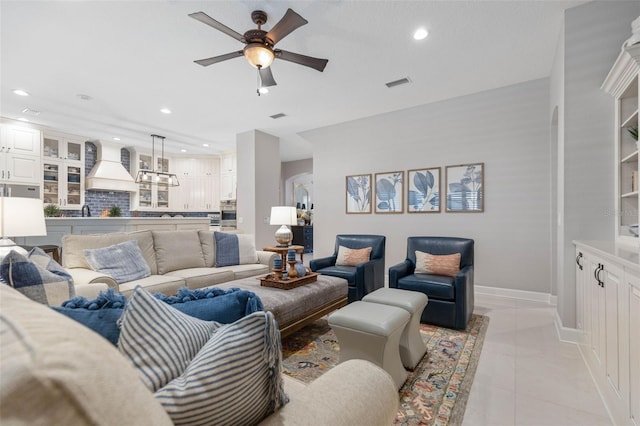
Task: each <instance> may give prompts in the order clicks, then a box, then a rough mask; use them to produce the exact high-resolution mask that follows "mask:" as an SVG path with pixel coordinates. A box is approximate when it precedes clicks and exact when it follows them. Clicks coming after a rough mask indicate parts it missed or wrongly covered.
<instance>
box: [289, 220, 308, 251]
mask: <svg viewBox="0 0 640 426" xmlns="http://www.w3.org/2000/svg"><path fill="white" fill-rule="evenodd" d="M291 232H293V243H292V244H296V245H299V246H302V247H304V252H305V253H313V225H303V226H298V225H292V226H291Z"/></svg>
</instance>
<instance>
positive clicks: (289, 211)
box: [269, 206, 298, 225]
mask: <svg viewBox="0 0 640 426" xmlns="http://www.w3.org/2000/svg"><path fill="white" fill-rule="evenodd" d="M297 223H298V215H297V213H296V208H295V207H290V206H275V207H271V221H270V222H269V224H271V225H295V224H297Z"/></svg>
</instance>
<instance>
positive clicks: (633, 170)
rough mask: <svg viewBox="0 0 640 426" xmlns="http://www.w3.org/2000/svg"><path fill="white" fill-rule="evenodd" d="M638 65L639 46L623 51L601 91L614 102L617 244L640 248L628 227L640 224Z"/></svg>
mask: <svg viewBox="0 0 640 426" xmlns="http://www.w3.org/2000/svg"><path fill="white" fill-rule="evenodd" d="M639 62H640V44H636V45H633V46H629V47H625V48H623V49H622V51H621V52H620V55H619V56H618V58H617V59H616V62H615V63H614V65H613V67H612V68H611V70H610V71H609V74H608V75H607V77H606V79H605V81H604V83H603V84H602V89H603V90H605V91H606V92H607V93H609V94H610V95H612V96H613V97H614V99H615V107H614V111H615V126H614V129H613V138H614V147H615V148H614V152H615V171H616V181H615V194H616V204H615V210H614V212H615V217H616V240H617V241H618V242H621V243H623V244H632V245H635V246H638V245H640V243H639V239H638V237H637V236H634V234H633V232H630V231H629V226H631V225H637V224H638V222H640V215H639V212H640V204H639V202H640V201H639V200H640V199H639V197H638V189H639V188H638V179H639V174H638V169H639V167H638V164H639V163H638V140H637V137H634V136H632V134H631V132H630V130H632V129H635V130H636V132H637V129H638V105H639V104H638V76H639V75H640V65H639Z"/></svg>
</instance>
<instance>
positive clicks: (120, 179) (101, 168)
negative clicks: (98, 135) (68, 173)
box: [85, 141, 138, 192]
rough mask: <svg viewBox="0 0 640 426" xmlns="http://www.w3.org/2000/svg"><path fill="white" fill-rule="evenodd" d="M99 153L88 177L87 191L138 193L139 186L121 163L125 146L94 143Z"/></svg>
mask: <svg viewBox="0 0 640 426" xmlns="http://www.w3.org/2000/svg"><path fill="white" fill-rule="evenodd" d="M93 143H94V144H95V145H96V148H97V150H98V152H97V153H96V155H97V161H96V164H95V165H94V166H93V169H91V172H90V173H89V175H88V176H87V180H86V183H85V185H86V189H87V190H89V191H91V190H93V191H120V192H136V191H137V190H138V185H137V184H136V183H135V181H134V179H133V177H131V175H130V174H129V172H128V171H127V169H125V168H124V166H123V165H122V163H121V161H120V150H121V149H122V148H123V146H121V145H118V144H113V143H105V142H101V141H95V142H93Z"/></svg>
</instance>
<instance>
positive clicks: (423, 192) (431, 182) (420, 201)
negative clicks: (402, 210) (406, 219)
mask: <svg viewBox="0 0 640 426" xmlns="http://www.w3.org/2000/svg"><path fill="white" fill-rule="evenodd" d="M407 213H440V167H433V168H430V169H413V170H408V171H407Z"/></svg>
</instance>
